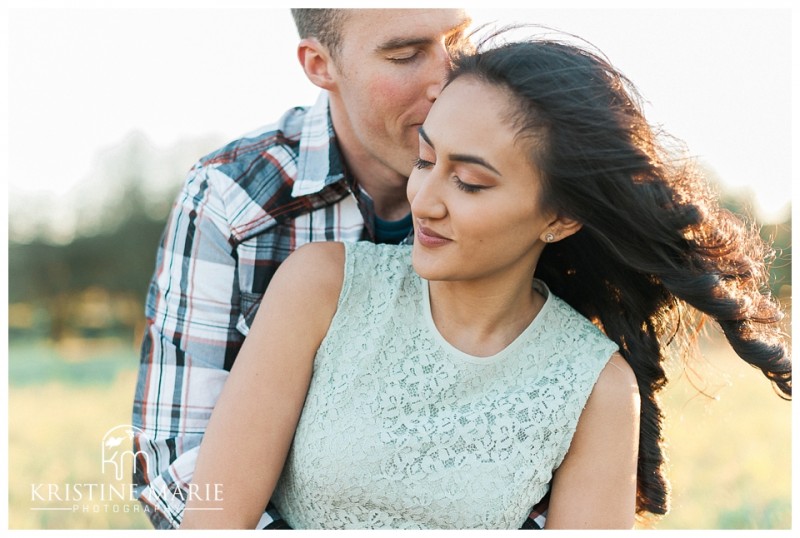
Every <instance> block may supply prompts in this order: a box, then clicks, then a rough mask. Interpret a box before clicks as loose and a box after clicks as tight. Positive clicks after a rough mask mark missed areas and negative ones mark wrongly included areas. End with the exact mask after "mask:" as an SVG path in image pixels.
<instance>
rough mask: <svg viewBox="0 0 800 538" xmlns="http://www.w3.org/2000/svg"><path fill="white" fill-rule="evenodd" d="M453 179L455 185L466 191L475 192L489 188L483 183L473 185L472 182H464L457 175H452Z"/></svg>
mask: <svg viewBox="0 0 800 538" xmlns="http://www.w3.org/2000/svg"><path fill="white" fill-rule="evenodd" d="M453 181H454V182H455V184H456V187H458V188H459V189H460V190H462V191H464V192H468V193H476V192H480V191H482V190H484V189H488V188H489V187H487V186H485V185H473V184H472V183H464V182H463V181H461V178H459V177H458V176H453Z"/></svg>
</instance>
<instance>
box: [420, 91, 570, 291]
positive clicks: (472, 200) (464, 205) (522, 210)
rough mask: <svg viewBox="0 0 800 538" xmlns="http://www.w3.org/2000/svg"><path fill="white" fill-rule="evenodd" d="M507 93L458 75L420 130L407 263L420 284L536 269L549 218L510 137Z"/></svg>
mask: <svg viewBox="0 0 800 538" xmlns="http://www.w3.org/2000/svg"><path fill="white" fill-rule="evenodd" d="M509 95H510V94H509V93H507V90H505V89H501V88H499V87H496V86H493V85H490V84H487V83H485V82H481V81H479V80H478V79H476V78H473V77H469V76H464V77H459V78H457V79H456V80H455V81H453V82H452V83H451V84H450V85H448V86H447V87H446V88H445V89H444V90H443V91H442V94H441V95H440V96H439V98H438V99H437V100H436V102H435V103H434V105H433V107H432V108H431V111H430V114H429V115H428V117H427V119H426V120H425V123H424V124H423V126H422V128H421V129H420V139H419V145H420V150H419V152H420V153H419V162H418V163H417V166H416V167H415V168H414V171H413V172H412V173H411V177H410V178H409V180H408V198H409V201H410V203H411V212H412V214H413V217H414V233H415V237H414V247H413V255H412V260H413V264H414V269H415V270H416V271H417V273H419V275H420V276H422V277H423V278H425V279H428V280H449V281H455V280H479V279H485V278H494V277H497V276H501V277H502V276H503V275H508V274H512V273H513V274H516V275H524V274H528V275H530V274H532V272H533V269H534V268H535V265H536V261H537V260H538V258H539V254H540V253H541V251H542V248H543V246H544V243H543V241H542V239H541V238H542V237H544V235H545V233H546V232H547V231H548V226H549V225H550V224H551V223H552V222H553V221H554V215H553V214H552V213H551V212H543V211H542V210H541V207H540V206H541V204H540V203H539V201H540V196H541V194H540V192H541V184H540V180H539V173H538V171H537V170H536V169H535V168H534V167H533V165H532V164H531V163H530V162H529V160H528V148H527V147H526V144H524V143H523V142H521V141H517V140H516V139H515V134H516V130H515V128H514V127H513V126H512V125H511V121H510V117H511V116H510V111H511V110H512V106H511V102H510V99H509ZM520 272H521V273H520Z"/></svg>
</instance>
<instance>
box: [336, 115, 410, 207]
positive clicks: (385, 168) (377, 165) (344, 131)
mask: <svg viewBox="0 0 800 538" xmlns="http://www.w3.org/2000/svg"><path fill="white" fill-rule="evenodd" d="M338 116H339V115H338V114H337V110H336V107H335V106H333V103H332V106H331V117H332V119H333V126H334V131H335V132H336V140H337V143H338V145H339V150H340V151H341V152H342V158H343V159H344V162H345V163H346V165H347V170H348V173H349V174H350V175H351V176H352V177H353V178H354V180H355V181H356V183H358V186H359V187H360V188H361V190H363V191H364V192H366V193H367V194H368V195H369V197H370V199H371V200H372V204H373V208H374V211H375V214H376V215H377V216H378V217H380V218H382V219H384V220H389V221H392V220H400V219H402V218H403V217H405V216H406V215H408V214H409V212H410V211H411V206H410V205H409V203H408V196H407V195H406V185H407V183H408V176H405V175H403V174H400V173H399V172H397V171H396V170H394V169H392V168H391V167H390V166H389V165H388V164H387V163H385V162H382V161H380V160H378V159H376V158H375V157H374V156H373V155H371V154H369V153H367V152H366V151H365V150H364V148H363V146H362V145H361V142H360V141H359V140H358V137H357V136H356V135H355V133H353V131H352V127H351V125H350V124H349V122H348V121H347V118H346V117H345V118H341V117H338Z"/></svg>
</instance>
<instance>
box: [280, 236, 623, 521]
mask: <svg viewBox="0 0 800 538" xmlns="http://www.w3.org/2000/svg"><path fill="white" fill-rule="evenodd" d="M410 250H411V249H410V247H408V246H400V247H398V246H391V245H374V244H372V243H354V244H353V243H351V244H346V262H345V277H344V283H343V288H342V292H341V296H340V298H339V307H338V310H337V312H336V314H335V316H334V318H333V320H332V322H331V326H330V329H329V331H328V334H327V336H326V337H325V339H324V340H323V342H322V345H321V346H320V349H319V351H318V353H317V356H316V359H315V362H314V373H313V377H312V381H311V386H310V388H309V393H308V398H307V399H306V402H305V407H304V408H303V413H302V416H301V418H300V422H299V424H298V427H297V433H296V436H295V439H294V442H293V445H292V449H291V451H290V454H289V458H288V460H287V463H286V467H285V469H284V472H283V474H282V476H281V478H280V480H279V483H278V486H277V488H276V490H275V493H274V495H273V501H274V502H275V504H276V506H277V507H278V509H279V510H280V513H281V514H282V515H283V517H284V518H285V519H286V521H287V522H288V523H289V525H291V526H292V527H293V528H296V529H320V528H321V529H332V528H349V529H352V528H375V529H378V528H394V529H420V528H423V529H426V528H427V529H431V528H433V529H448V528H449V529H467V528H490V529H517V528H519V527H520V526H521V525H522V523H523V522H524V521H525V519H526V518H527V516H528V514H529V513H530V509H531V507H533V505H534V504H536V503H537V502H538V501H539V500H540V499H541V498H542V496H544V494H545V493H546V492H547V488H548V483H549V482H550V479H551V477H552V472H553V470H554V469H556V468H557V467H558V465H559V464H560V463H561V461H562V459H563V458H564V456H565V454H566V452H567V449H568V448H569V444H570V441H571V439H572V436H573V434H574V432H575V427H576V425H577V421H578V417H579V416H580V414H581V411H582V409H583V408H584V406H585V404H586V400H587V399H588V397H589V393H590V392H591V390H592V387H593V386H594V383H595V381H596V380H597V378H598V375H599V374H600V371H601V370H602V369H603V367H604V366H605V364H606V363H607V361H608V359H609V358H610V356H611V354H612V353H613V352H614V351H616V350H617V347H616V345H615V344H614V343H613V342H611V341H610V340H609V339H608V338H606V337H605V336H604V335H603V334H602V333H601V332H600V331H599V330H598V329H597V328H596V327H595V326H594V325H592V324H591V323H590V322H589V321H588V320H586V319H585V318H584V317H582V316H581V315H580V314H578V313H577V312H575V311H574V310H573V309H572V308H571V307H570V306H568V305H567V304H566V303H564V302H563V301H561V300H560V299H559V298H558V297H555V296H554V295H552V294H551V293H549V292H548V291H547V289H546V287H545V286H544V285H543V284H542V283H541V282H538V281H536V282H535V285H536V286H538V289H539V290H540V291H541V292H542V293H543V295H545V296H546V297H547V300H546V302H545V304H544V307H543V308H542V310H541V311H540V313H539V314H538V315H537V316H536V318H535V319H534V320H533V321H532V322H531V324H530V325H529V326H528V327H527V329H526V330H525V331H524V332H523V333H522V334H520V336H519V337H518V338H517V339H516V340H515V341H514V342H512V343H511V344H510V345H509V346H508V347H506V348H505V349H503V350H502V351H500V352H499V353H497V354H496V355H494V356H491V357H474V356H471V355H468V354H467V353H464V352H462V351H459V350H458V349H456V348H454V347H453V346H451V345H450V344H449V343H448V342H447V341H446V340H445V339H444V338H443V337H442V336H441V335H440V334H439V332H438V331H437V329H436V327H435V325H434V323H433V319H432V317H431V311H430V302H429V296H428V283H427V281H425V280H423V279H421V278H420V277H419V276H418V275H417V274H416V273H415V272H414V270H413V269H412V267H411V257H410V254H411V252H410Z"/></svg>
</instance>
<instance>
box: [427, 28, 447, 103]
mask: <svg viewBox="0 0 800 538" xmlns="http://www.w3.org/2000/svg"><path fill="white" fill-rule="evenodd" d="M452 68H453V61H452V58H451V57H450V51H449V50H448V49H447V46H446V45H445V44H444V43H439V44H438V45H436V47H435V48H434V49H433V54H432V58H431V62H430V66H429V67H428V74H427V76H428V85H427V87H426V93H425V96H426V97H427V98H428V100H429V101H430V102H433V101H435V100H436V99H437V98H438V97H439V94H441V93H442V89H443V88H444V83H445V81H446V80H447V75H448V74H449V73H450V70H451V69H452Z"/></svg>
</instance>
